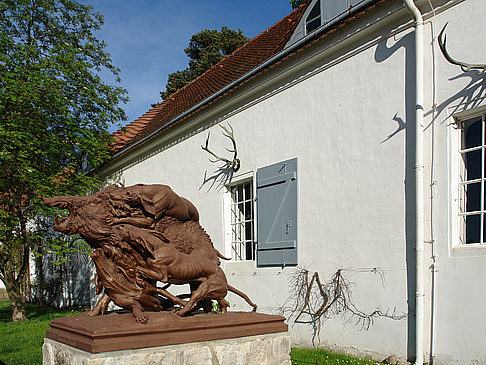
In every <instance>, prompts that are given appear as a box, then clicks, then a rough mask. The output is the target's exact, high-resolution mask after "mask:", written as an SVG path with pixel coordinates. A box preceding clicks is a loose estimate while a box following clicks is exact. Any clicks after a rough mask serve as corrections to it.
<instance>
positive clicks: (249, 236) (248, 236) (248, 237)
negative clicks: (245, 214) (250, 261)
mask: <svg viewBox="0 0 486 365" xmlns="http://www.w3.org/2000/svg"><path fill="white" fill-rule="evenodd" d="M251 226H252V225H251V223H250V222H247V223H246V225H245V239H246V240H253V237H252V227H251Z"/></svg>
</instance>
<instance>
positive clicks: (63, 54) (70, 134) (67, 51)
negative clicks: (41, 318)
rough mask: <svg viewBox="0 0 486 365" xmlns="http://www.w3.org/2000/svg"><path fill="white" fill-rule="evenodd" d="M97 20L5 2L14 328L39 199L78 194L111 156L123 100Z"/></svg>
mask: <svg viewBox="0 0 486 365" xmlns="http://www.w3.org/2000/svg"><path fill="white" fill-rule="evenodd" d="M102 23H103V17H102V16H101V14H98V13H95V12H93V10H92V8H91V7H88V6H85V5H82V4H79V3H77V2H76V1H74V0H0V280H2V281H3V282H4V284H5V286H6V289H7V294H8V297H9V300H10V305H11V309H12V320H13V321H23V320H26V319H27V318H26V313H25V309H24V306H23V303H24V300H23V295H22V286H23V285H24V283H25V282H26V273H27V269H28V261H29V250H30V248H31V247H33V246H34V245H36V244H40V243H41V241H42V235H41V233H40V231H38V230H37V224H36V222H37V218H36V217H39V215H40V214H46V212H45V211H44V207H43V205H42V202H41V199H40V197H41V196H52V195H68V194H69V195H71V194H81V193H83V192H86V191H87V190H88V189H92V188H93V187H94V186H95V184H97V178H96V176H94V175H93V174H90V173H88V172H89V171H90V170H91V171H92V170H93V169H94V168H96V167H97V166H98V165H99V164H100V163H102V161H103V159H104V158H105V157H107V156H108V153H109V152H108V145H109V143H110V135H109V133H108V132H107V128H108V126H109V125H110V124H111V123H113V122H115V121H121V120H125V119H126V117H125V113H124V111H123V110H122V109H121V108H120V107H119V105H120V103H121V102H125V101H126V100H127V98H126V91H125V90H124V89H122V88H121V87H119V86H114V85H109V84H106V83H104V82H103V81H102V80H101V78H100V76H99V72H100V71H101V70H104V69H108V70H109V71H111V73H113V75H114V76H115V78H116V80H117V81H120V80H119V78H118V73H119V70H118V69H117V68H116V67H115V66H113V65H112V63H111V59H110V56H109V54H108V53H107V52H106V51H105V49H104V48H105V44H104V43H103V42H102V41H100V40H98V39H97V38H96V37H95V36H94V34H93V32H94V31H95V30H98V29H100V27H101V25H102Z"/></svg>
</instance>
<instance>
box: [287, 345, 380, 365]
mask: <svg viewBox="0 0 486 365" xmlns="http://www.w3.org/2000/svg"><path fill="white" fill-rule="evenodd" d="M290 358H291V359H292V365H311V364H312V365H316V364H319V365H321V364H328V365H329V364H355V365H381V363H380V362H379V361H376V360H372V359H362V358H357V357H353V356H348V355H344V354H337V353H334V352H330V351H327V350H324V349H308V348H293V349H292V351H290Z"/></svg>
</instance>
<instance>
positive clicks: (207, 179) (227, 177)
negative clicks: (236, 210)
mask: <svg viewBox="0 0 486 365" xmlns="http://www.w3.org/2000/svg"><path fill="white" fill-rule="evenodd" d="M232 179H233V170H232V169H222V170H216V171H213V172H212V175H210V176H208V171H207V170H206V172H205V173H204V178H203V182H202V184H201V186H200V187H199V190H201V189H202V188H203V187H204V186H206V187H207V191H206V192H207V193H209V192H210V191H211V190H213V189H216V190H218V191H219V190H221V189H222V188H223V187H224V186H225V185H226V184H229V183H230V182H231V180H232Z"/></svg>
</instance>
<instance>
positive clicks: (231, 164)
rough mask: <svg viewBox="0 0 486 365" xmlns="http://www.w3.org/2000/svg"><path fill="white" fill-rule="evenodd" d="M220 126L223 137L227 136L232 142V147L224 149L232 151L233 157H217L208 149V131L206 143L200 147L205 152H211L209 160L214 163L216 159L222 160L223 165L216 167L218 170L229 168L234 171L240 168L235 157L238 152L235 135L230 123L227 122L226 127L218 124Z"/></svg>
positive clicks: (238, 161)
mask: <svg viewBox="0 0 486 365" xmlns="http://www.w3.org/2000/svg"><path fill="white" fill-rule="evenodd" d="M220 127H221V128H222V129H223V131H224V132H223V135H224V136H225V137H228V138H229V139H231V142H232V143H233V149H228V148H226V150H227V151H228V152H232V153H234V155H233V159H232V160H228V159H227V158H224V157H219V156H218V155H216V154H215V153H214V152H212V151H211V150H210V149H209V135H210V133H209V132H208V138H206V145H205V146H201V148H202V149H203V150H204V151H206V152H207V153H209V154H211V155H212V156H214V158H215V159H214V160H211V159H209V161H211V162H213V163H216V162H218V161H221V162H224V165H223V166H220V167H218V168H219V169H220V170H231V171H232V172H236V171H238V170H239V169H240V160H239V159H238V158H237V157H236V156H237V154H238V151H237V149H236V141H235V136H234V134H233V127H231V125H230V124H228V127H229V129H228V128H227V127H225V126H222V125H220Z"/></svg>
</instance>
